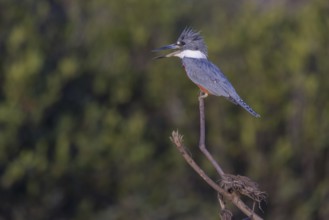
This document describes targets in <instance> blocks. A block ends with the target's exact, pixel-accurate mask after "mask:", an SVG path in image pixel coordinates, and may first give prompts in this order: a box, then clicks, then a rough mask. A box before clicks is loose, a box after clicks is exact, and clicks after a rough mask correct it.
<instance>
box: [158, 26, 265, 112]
mask: <svg viewBox="0 0 329 220" xmlns="http://www.w3.org/2000/svg"><path fill="white" fill-rule="evenodd" d="M167 49H177V50H176V51H174V52H173V53H170V54H167V55H165V56H159V57H156V58H164V57H171V56H176V57H179V58H181V60H182V63H183V66H184V68H185V70H186V73H187V76H188V77H189V78H190V79H191V80H192V82H194V83H195V84H196V85H197V86H199V88H200V89H201V91H203V92H205V93H207V94H208V93H209V94H212V95H216V96H224V97H225V98H227V99H228V100H230V101H231V102H233V103H234V104H238V105H240V106H241V107H243V108H244V109H245V110H247V111H248V112H249V113H250V114H252V115H253V116H255V117H260V115H259V114H258V113H256V112H255V111H254V110H253V109H252V108H251V107H250V106H248V105H247V104H246V103H245V102H244V101H243V100H242V99H241V98H240V96H239V95H238V93H237V92H236V91H235V89H234V87H233V86H232V84H231V83H230V82H229V81H228V79H227V78H226V76H225V75H224V74H223V73H222V72H221V70H220V69H219V68H218V67H217V66H216V65H214V64H213V63H212V62H210V61H209V60H208V58H207V47H206V44H205V43H204V40H203V38H202V37H201V35H200V34H199V33H198V32H195V31H193V30H192V29H190V28H185V29H184V31H183V32H182V34H181V35H180V36H179V38H178V40H177V42H176V43H175V44H171V45H167V46H164V47H161V48H158V49H156V50H155V51H159V50H167Z"/></svg>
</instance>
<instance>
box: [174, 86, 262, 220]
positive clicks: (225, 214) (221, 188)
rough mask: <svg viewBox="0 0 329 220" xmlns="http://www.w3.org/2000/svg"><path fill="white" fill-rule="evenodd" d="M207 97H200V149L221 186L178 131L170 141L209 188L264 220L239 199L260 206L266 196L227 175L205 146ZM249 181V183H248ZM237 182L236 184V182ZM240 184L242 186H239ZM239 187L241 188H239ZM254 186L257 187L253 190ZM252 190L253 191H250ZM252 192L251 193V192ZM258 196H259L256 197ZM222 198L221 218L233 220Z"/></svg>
mask: <svg viewBox="0 0 329 220" xmlns="http://www.w3.org/2000/svg"><path fill="white" fill-rule="evenodd" d="M205 97H207V95H206V94H203V93H202V92H201V93H200V96H199V109H200V141H199V148H200V150H201V151H202V153H203V154H204V155H205V156H206V157H207V159H208V160H209V161H210V163H211V164H212V165H213V166H214V168H215V169H216V171H217V173H218V174H219V175H220V177H221V180H220V185H218V184H217V183H215V182H214V181H213V180H212V179H211V178H210V177H209V176H208V175H207V174H206V173H205V172H204V171H203V170H202V169H201V168H200V167H199V165H198V164H197V163H196V162H195V161H194V160H193V159H192V158H191V156H190V154H189V153H187V151H186V147H185V146H184V144H183V136H182V135H180V134H179V133H178V131H173V132H172V136H171V137H170V140H171V141H172V142H173V143H174V144H175V145H176V147H177V149H178V150H179V152H180V153H181V154H182V155H183V157H184V159H185V160H186V161H187V163H188V164H189V165H190V166H191V167H192V168H193V169H194V170H195V171H196V172H197V173H198V174H199V175H200V176H201V177H202V178H203V180H204V181H205V182H207V184H208V185H209V186H211V187H212V188H213V189H214V190H216V191H217V192H218V193H219V194H220V195H222V196H223V199H224V198H225V199H227V200H229V201H231V202H232V203H233V204H234V205H235V206H236V207H238V208H239V209H240V210H241V211H242V212H243V213H244V214H245V215H247V216H248V217H250V218H251V219H254V220H262V218H261V217H260V216H258V215H257V214H256V213H255V212H254V210H253V209H251V208H249V207H248V206H247V205H246V204H245V203H244V202H243V201H242V200H241V199H240V197H239V195H240V194H242V195H246V196H248V197H250V198H252V199H253V200H254V201H256V202H258V204H259V203H260V202H261V201H262V200H264V199H265V197H266V194H265V193H264V192H261V191H260V190H258V187H257V184H252V183H253V182H252V181H251V180H250V179H249V178H247V177H243V176H237V177H235V178H234V175H230V174H225V173H224V171H223V169H222V168H221V166H220V165H219V164H218V163H217V162H216V160H215V159H214V158H213V157H212V155H211V154H210V153H209V151H208V150H207V148H206V144H205V130H206V129H205V110H204V98H205ZM247 180H248V181H247ZM234 181H235V182H234ZM239 184H240V185H239ZM238 186H239V187H238ZM253 186H255V187H254V188H253ZM249 189H251V190H249ZM249 191H250V192H249ZM255 195H257V196H255ZM223 199H222V198H219V202H220V206H221V209H222V212H221V214H220V215H221V217H222V218H223V219H231V217H232V215H231V212H230V211H229V210H227V209H226V208H225V205H224V203H223V202H224V201H223Z"/></svg>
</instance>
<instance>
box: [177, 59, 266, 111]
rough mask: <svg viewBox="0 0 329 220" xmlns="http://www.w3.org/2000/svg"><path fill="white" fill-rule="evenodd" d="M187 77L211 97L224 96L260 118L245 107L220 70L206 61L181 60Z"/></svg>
mask: <svg viewBox="0 0 329 220" xmlns="http://www.w3.org/2000/svg"><path fill="white" fill-rule="evenodd" d="M183 65H184V67H185V70H186V73H187V75H188V77H189V78H190V79H191V80H192V81H193V82H194V83H195V84H197V85H199V86H201V87H203V88H205V89H206V90H208V91H209V92H210V93H211V94H212V95H217V96H224V97H226V98H227V99H228V100H230V101H231V102H233V103H234V104H238V105H240V106H241V107H243V108H244V109H245V110H247V111H248V112H249V113H250V114H252V115H253V116H255V117H260V116H259V114H258V113H257V112H255V111H254V110H253V109H252V108H251V107H250V106H249V105H247V104H246V103H245V102H244V101H243V100H242V99H241V98H240V96H239V95H238V93H237V92H236V91H235V89H234V88H233V86H232V84H231V83H230V82H229V81H228V79H227V78H226V76H225V75H224V74H223V73H222V72H221V71H220V69H219V68H218V67H217V66H215V65H214V64H213V63H211V62H210V61H208V60H207V59H191V58H183Z"/></svg>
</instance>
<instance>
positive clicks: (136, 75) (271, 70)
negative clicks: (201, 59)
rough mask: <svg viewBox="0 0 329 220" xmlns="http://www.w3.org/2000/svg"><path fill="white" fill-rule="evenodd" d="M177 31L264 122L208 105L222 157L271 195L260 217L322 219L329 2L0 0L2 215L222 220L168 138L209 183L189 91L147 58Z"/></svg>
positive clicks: (327, 169) (172, 71) (172, 65)
mask: <svg viewBox="0 0 329 220" xmlns="http://www.w3.org/2000/svg"><path fill="white" fill-rule="evenodd" d="M185 26H192V27H193V28H195V29H197V30H198V29H200V30H201V31H202V34H203V35H204V37H205V40H206V42H207V44H208V47H209V53H210V54H209V55H210V59H211V60H212V61H213V62H214V63H216V64H218V65H219V66H220V67H221V69H222V70H223V71H224V73H226V75H227V76H228V78H229V79H230V80H231V82H232V84H233V85H234V86H235V88H236V89H237V91H238V92H239V94H240V95H241V97H243V98H244V99H245V101H246V102H247V103H248V104H250V106H252V107H253V108H254V109H255V110H256V111H257V112H259V113H260V114H261V115H262V118H260V119H255V118H253V117H251V116H250V115H249V114H248V113H247V112H245V111H244V110H243V109H242V108H239V107H237V106H235V105H232V104H231V103H229V102H227V101H226V100H225V99H223V98H218V97H210V98H208V99H207V100H206V111H207V115H206V119H207V143H208V145H209V148H210V150H211V151H212V152H213V153H214V155H215V156H216V158H217V159H218V161H220V163H221V164H222V165H223V167H224V169H225V170H226V171H227V172H231V173H234V174H240V175H247V176H249V177H250V178H252V179H253V180H255V181H256V182H258V183H259V184H260V187H261V188H262V189H263V190H265V191H266V192H267V193H268V194H269V198H268V203H267V204H262V205H263V209H264V210H265V212H264V214H263V215H264V217H265V218H266V219H299V220H304V219H305V220H306V219H328V218H329V187H328V186H329V176H328V173H329V159H328V158H329V135H328V134H329V114H328V112H329V102H328V99H329V74H328V73H329V62H328V57H329V3H328V1H327V0H315V1H300V2H298V1H278V2H275V1H256V0H255V1H242V0H238V1H214V0H209V1H196V0H183V1H179V2H178V1H174V0H166V1H160V0H140V1H136V0H125V1H113V0H112V1H106V0H93V1H64V0H48V1H32V0H26V1H18V0H11V1H10V0H2V1H0V56H1V59H0V195H1V196H0V219H8V220H11V219H12V220H20V219H34V220H39V219H40V220H41V219H76V220H80V219H81V220H84V219H97V220H103V219H146V220H148V219H180V220H182V219H219V217H218V211H219V207H218V204H217V199H216V194H215V193H214V192H213V191H212V190H211V189H210V188H209V187H208V186H207V185H206V184H205V183H204V182H203V181H202V179H201V178H200V177H199V176H197V175H196V174H195V173H194V171H193V170H192V169H191V168H190V167H189V166H188V165H187V164H186V163H185V161H184V160H183V159H182V158H181V156H180V155H179V153H178V152H177V151H176V149H175V147H173V145H172V144H171V143H170V141H169V138H168V137H169V135H170V133H171V131H172V130H173V129H177V128H179V129H180V131H181V132H182V133H183V134H184V135H185V141H186V143H187V144H188V145H189V147H190V149H189V150H190V151H191V153H192V155H193V157H194V158H195V159H196V160H197V161H199V162H200V163H202V165H203V167H204V168H205V169H206V170H207V171H208V172H209V173H210V174H211V175H212V176H213V177H214V178H217V177H216V176H215V172H214V170H213V169H212V168H211V166H210V164H209V163H208V162H207V161H206V160H205V158H204V157H203V156H202V155H200V153H199V150H198V148H197V143H198V142H197V141H198V126H199V124H198V123H199V118H198V102H197V95H198V89H197V87H196V86H194V85H193V84H192V83H191V82H190V81H189V80H188V79H187V77H186V76H185V74H184V72H183V70H182V68H181V67H180V63H179V61H178V59H177V60H161V61H156V62H155V61H153V60H152V57H153V56H154V54H152V53H151V52H150V51H151V50H152V48H156V47H159V46H162V45H164V44H168V43H172V42H175V40H176V39H177V37H178V35H179V33H180V32H181V31H182V29H183V28H184V27H185ZM238 216H239V215H238ZM240 217H242V216H240Z"/></svg>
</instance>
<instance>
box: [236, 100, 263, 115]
mask: <svg viewBox="0 0 329 220" xmlns="http://www.w3.org/2000/svg"><path fill="white" fill-rule="evenodd" d="M236 101H237V103H238V104H239V105H240V106H241V107H242V108H244V109H245V110H246V111H247V112H249V113H250V114H252V115H253V116H255V117H256V118H259V117H260V115H259V114H258V113H257V112H255V111H254V110H253V109H252V108H251V107H250V106H249V105H247V103H245V102H244V101H243V100H242V99H239V100H236Z"/></svg>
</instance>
